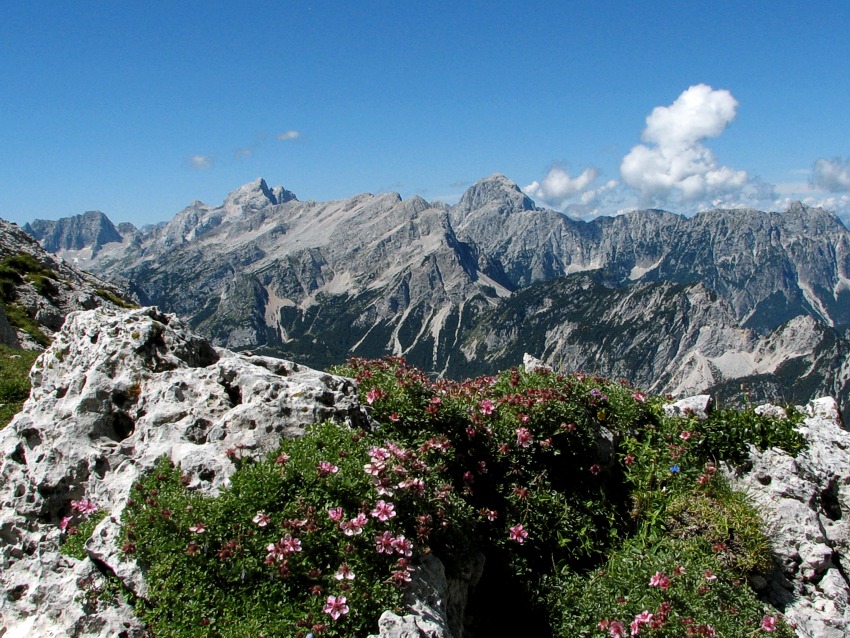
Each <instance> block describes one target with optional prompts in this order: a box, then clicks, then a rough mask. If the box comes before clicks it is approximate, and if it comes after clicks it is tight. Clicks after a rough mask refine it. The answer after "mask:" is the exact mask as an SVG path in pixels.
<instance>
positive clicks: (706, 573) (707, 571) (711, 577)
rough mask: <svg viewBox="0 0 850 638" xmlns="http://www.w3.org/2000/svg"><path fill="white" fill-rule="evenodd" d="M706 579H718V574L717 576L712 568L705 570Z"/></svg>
mask: <svg viewBox="0 0 850 638" xmlns="http://www.w3.org/2000/svg"><path fill="white" fill-rule="evenodd" d="M705 579H706V580H717V576H715V575H714V574H713V573H712V571H711V570H710V569H706V570H705Z"/></svg>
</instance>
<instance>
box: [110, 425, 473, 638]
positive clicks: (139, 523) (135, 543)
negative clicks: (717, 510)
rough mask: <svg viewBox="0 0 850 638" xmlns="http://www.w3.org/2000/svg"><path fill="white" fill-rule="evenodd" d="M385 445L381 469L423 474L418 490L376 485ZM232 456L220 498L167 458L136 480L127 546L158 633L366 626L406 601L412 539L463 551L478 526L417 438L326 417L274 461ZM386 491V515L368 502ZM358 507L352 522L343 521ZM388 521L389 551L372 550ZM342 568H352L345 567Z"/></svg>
mask: <svg viewBox="0 0 850 638" xmlns="http://www.w3.org/2000/svg"><path fill="white" fill-rule="evenodd" d="M385 444H386V445H388V446H389V448H391V449H393V450H394V451H395V452H396V454H395V455H393V454H390V457H389V458H388V459H386V460H384V461H382V462H383V463H385V464H386V466H387V469H388V471H389V469H390V468H392V472H393V475H394V476H397V477H399V478H402V477H406V478H407V479H408V480H413V479H419V480H421V481H422V482H423V487H422V489H421V490H420V491H417V490H414V489H396V490H395V494H394V496H393V497H392V499H390V497H389V496H381V495H379V494H377V492H376V490H375V486H374V485H373V483H372V480H371V475H370V474H367V473H366V472H364V466H365V465H367V464H369V463H371V462H373V461H371V460H370V456H369V453H370V450H372V449H373V448H374V449H378V448H380V449H382V450H384V451H386V450H387V448H386V447H384V445H385ZM240 457H241V454H240V452H239V451H237V450H234V451H232V453H231V460H232V461H233V462H234V463H236V464H237V465H238V466H239V467H240V469H239V471H238V472H237V473H236V474H234V475H233V477H232V479H231V485H230V487H229V488H228V489H226V490H224V491H223V492H222V493H221V494H220V495H219V496H218V497H217V498H207V497H203V496H201V495H200V494H198V493H197V492H193V491H191V490H189V489H188V488H187V486H186V485H185V484H184V483H185V480H184V479H183V476H182V475H181V472H180V471H179V469H178V468H175V467H173V466H172V465H171V464H170V463H169V462H168V461H167V460H165V459H163V460H161V461H160V462H159V464H158V465H157V467H156V469H155V470H154V471H153V472H152V473H151V474H150V475H149V476H148V477H147V478H146V479H145V480H144V481H142V482H141V483H140V484H138V485H136V486H135V487H134V489H133V494H132V501H131V503H130V504H129V506H128V508H127V510H126V512H125V515H124V534H125V545H124V551H125V552H127V553H128V554H132V555H133V556H134V557H135V558H136V560H137V561H139V563H140V564H141V565H142V566H143V567H144V568H145V569H146V571H147V580H148V582H149V584H150V591H149V594H148V597H147V600H146V601H144V602H141V603H140V604H139V606H138V611H139V613H140V615H141V617H142V618H144V619H145V621H146V622H148V623H149V624H150V626H151V627H152V628H153V629H154V631H155V633H156V635H157V636H219V635H222V636H245V635H256V633H255V632H257V633H260V632H261V633H263V634H265V635H267V636H303V635H305V634H306V633H307V631H310V630H312V631H313V632H314V633H322V634H323V635H327V636H350V635H366V634H367V633H370V632H371V631H373V630H374V629H375V627H376V626H377V619H378V616H379V615H380V614H381V612H382V611H383V610H384V609H388V608H389V609H393V608H397V607H398V605H399V604H400V595H401V594H400V586H403V585H405V584H406V581H407V580H408V578H409V575H408V567H409V565H410V562H409V561H410V557H409V556H407V554H408V553H409V554H412V551H413V548H414V547H415V548H416V550H417V553H419V554H421V552H423V551H426V550H427V548H431V547H433V548H439V551H440V552H442V553H444V554H452V553H454V554H456V555H461V554H463V553H466V552H468V551H469V548H468V546H466V545H463V544H462V543H461V542H460V541H462V540H464V536H463V535H462V534H461V535H460V536H461V537H460V539H459V538H457V536H458V533H459V530H460V529H463V528H467V527H468V528H472V527H473V526H474V513H473V512H472V511H471V510H470V509H469V507H468V506H467V505H466V504H465V503H464V502H463V501H462V500H461V499H459V498H458V497H457V496H456V495H454V494H452V493H451V492H447V493H443V491H442V490H443V488H444V482H443V480H442V478H443V477H441V476H440V475H439V473H430V472H427V471H426V466H425V465H424V464H423V463H420V462H419V458H418V455H417V454H416V453H415V452H414V451H413V450H402V448H400V447H397V446H395V445H394V444H392V443H391V442H386V441H384V440H383V439H381V438H374V437H372V436H370V435H367V434H365V433H358V432H352V431H350V430H347V429H345V428H342V427H340V426H338V425H336V424H323V425H320V426H317V427H315V428H313V429H311V430H310V431H309V432H308V433H307V434H306V435H305V436H304V437H303V438H300V439H296V440H291V441H285V442H284V443H283V445H282V447H281V449H280V451H279V452H277V453H276V454H275V455H273V456H272V457H271V458H269V459H268V460H265V461H260V462H249V461H248V460H243V459H241V458H240ZM397 480H398V479H397ZM384 499H386V500H385V501H384ZM381 501H384V502H385V503H389V502H390V501H391V502H392V508H390V511H391V513H392V516H391V517H388V518H387V519H386V520H380V518H378V517H376V516H375V515H373V513H372V512H373V510H376V509H377V508H378V507H379V505H380V503H381ZM336 508H341V509H340V510H337V509H336ZM336 512H338V513H339V514H338V516H337V514H336ZM332 514H333V516H334V517H335V518H337V519H338V520H334V519H333V518H332ZM358 516H359V517H360V519H359V520H360V521H362V528H361V529H360V531H358V529H357V528H358V526H359V523H358V524H356V525H355V526H353V527H352V526H350V522H351V521H352V520H355V521H357V520H358ZM449 521H450V522H451V523H452V524H453V525H457V526H458V529H455V528H454V527H453V526H452V525H449V524H448V523H449ZM443 522H446V527H443V525H442V523H443ZM344 528H347V529H348V532H349V533H347V532H346V529H344ZM385 534H386V538H387V539H388V540H387V543H388V544H387V545H386V551H381V552H378V551H377V550H376V547H377V545H376V539H377V538H381V537H384V535H385ZM389 539H395V541H394V543H393V542H391V541H390V540H389ZM404 539H407V542H409V543H411V545H410V550H408V551H405V550H404V547H405V545H404ZM295 548H297V551H296V550H295ZM346 570H350V571H351V573H352V574H353V575H354V577H353V578H352V579H348V578H345V577H344V575H340V574H342V573H344V572H345V571H346ZM329 596H334V597H340V596H344V597H345V599H346V605H347V609H348V611H347V613H343V614H342V615H340V616H339V618H338V619H336V620H334V619H333V618H332V617H331V616H330V615H329V614H327V613H325V612H323V608H324V607H325V606H326V605H327V603H328V597H329Z"/></svg>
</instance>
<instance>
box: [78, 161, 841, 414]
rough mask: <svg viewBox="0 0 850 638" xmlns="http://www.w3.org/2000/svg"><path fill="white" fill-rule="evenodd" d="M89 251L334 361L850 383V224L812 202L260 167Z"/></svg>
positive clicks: (219, 333)
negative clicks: (699, 206) (592, 206)
mask: <svg viewBox="0 0 850 638" xmlns="http://www.w3.org/2000/svg"><path fill="white" fill-rule="evenodd" d="M67 254H68V257H71V253H70V252H69V253H67ZM81 255H82V253H81V252H80V251H77V253H74V256H75V257H76V258H78V259H80V263H84V264H85V266H86V267H87V268H90V269H92V270H93V271H95V272H98V273H100V274H101V275H103V276H105V277H108V278H109V279H110V280H111V281H113V282H115V283H117V284H120V285H123V286H125V287H126V288H127V289H128V290H131V291H132V292H133V294H135V295H136V296H137V298H138V300H139V301H140V302H142V303H145V304H155V305H158V306H160V307H162V308H166V309H167V310H168V311H171V312H175V313H177V314H178V315H180V316H181V317H184V318H186V319H187V320H188V321H189V322H190V325H191V326H192V328H193V329H196V330H198V331H199V333H201V334H203V335H204V336H206V337H207V338H209V339H211V340H212V341H213V343H215V345H219V346H223V347H229V348H246V347H250V348H253V349H261V350H263V351H265V352H268V353H275V354H280V355H283V356H286V357H290V358H297V359H299V360H303V361H305V362H307V363H308V364H310V365H313V366H317V367H324V366H327V365H329V364H332V363H339V362H341V361H343V360H344V359H345V358H346V357H348V356H351V355H355V356H364V357H378V356H384V355H397V356H404V357H405V358H407V359H408V361H410V362H411V363H412V364H414V365H416V366H418V367H420V368H423V369H425V370H428V371H432V372H434V373H437V374H444V375H449V376H455V377H463V376H469V375H471V374H477V373H479V372H484V373H490V372H492V371H493V370H494V369H495V368H497V367H499V365H502V361H504V362H505V363H507V364H508V365H513V364H514V363H515V362H516V361H517V360H519V358H520V356H521V354H522V353H523V352H525V351H526V350H531V351H534V352H537V353H540V355H541V357H542V358H543V360H544V363H546V364H547V365H551V366H553V367H555V368H556V369H562V370H568V371H572V370H585V371H588V372H596V373H600V374H603V375H606V376H612V377H622V378H625V379H628V380H629V381H631V382H632V383H634V384H637V385H640V386H641V387H645V388H647V389H651V390H654V391H658V392H671V393H674V394H682V395H687V394H696V393H705V392H711V393H712V394H719V395H720V396H721V398H723V397H726V396H732V395H741V396H742V395H743V394H744V393H750V395H751V397H755V398H760V397H762V396H764V397H767V396H770V397H772V398H780V399H781V398H785V399H787V400H796V401H801V400H808V399H809V398H811V397H812V396H817V395H818V394H820V393H828V394H832V395H835V396H844V391H845V389H848V383H850V369H848V366H847V364H846V356H844V355H843V354H842V353H843V352H846V351H847V347H848V346H850V343H848V341H847V336H846V335H845V334H843V332H842V330H843V329H842V328H841V326H842V325H844V324H847V323H850V233H848V231H847V230H846V229H845V228H844V226H843V225H842V224H841V222H840V221H839V220H838V219H837V218H836V217H835V216H834V215H832V214H831V213H828V212H826V211H823V210H820V209H815V208H808V207H805V206H803V205H801V204H795V205H793V206H791V207H789V208H788V210H786V211H785V212H782V213H764V212H760V211H754V210H714V211H709V212H706V213H701V214H699V215H696V216H695V217H693V218H690V219H688V218H685V217H682V216H679V215H675V214H672V213H668V212H664V211H658V210H645V211H637V212H634V213H629V214H626V215H621V216H618V217H613V218H612V217H605V218H598V219H596V220H593V221H592V222H580V221H575V220H571V219H569V218H567V217H565V216H564V215H562V214H560V213H557V212H555V211H551V210H542V209H538V208H536V207H535V206H534V203H533V202H532V201H531V200H530V199H529V198H528V197H527V196H525V195H524V194H523V193H522V192H521V191H520V190H519V188H518V187H517V185H516V184H515V183H513V182H511V181H510V180H509V179H507V178H505V177H504V176H501V175H493V176H491V177H489V178H487V179H483V180H480V181H479V182H477V183H476V184H475V185H473V186H472V187H471V188H470V189H469V190H468V191H467V192H466V193H465V194H464V195H463V197H462V198H461V200H460V201H459V202H458V204H456V205H455V206H446V205H444V204H431V203H429V202H426V201H425V200H424V199H422V198H420V197H413V198H411V199H409V200H406V201H403V200H402V199H401V198H400V197H399V196H398V195H397V194H394V193H391V194H383V195H377V196H374V195H368V194H363V195H357V196H355V197H351V198H348V199H345V200H340V201H334V202H301V201H298V200H297V199H296V198H295V196H294V195H293V194H292V193H289V192H288V191H286V190H285V189H283V188H281V187H277V188H269V187H268V185H267V184H266V183H265V181H263V180H261V179H260V180H256V181H255V182H252V183H250V184H247V185H245V186H243V187H242V188H240V189H238V190H237V191H235V192H234V193H232V194H231V195H229V196H228V197H227V198H226V200H225V202H224V203H223V204H222V205H221V206H215V207H213V206H208V205H205V204H203V203H201V202H195V203H193V204H192V205H191V206H189V207H188V208H187V209H185V210H184V211H182V212H181V213H179V214H178V215H177V216H176V217H175V218H174V219H173V220H171V221H170V222H168V223H166V224H163V225H161V226H159V227H156V228H152V229H148V230H146V231H144V232H142V231H139V232H136V233H135V234H133V235H132V237H129V236H128V237H125V241H124V242H123V243H116V242H113V243H109V244H106V245H104V246H103V247H102V248H101V250H100V251H98V252H97V254H96V255H93V256H92V258H91V259H90V260H89V261H84V259H83V257H82V256H81ZM588 282H593V283H588ZM570 290H572V291H577V294H575V295H568V294H567V293H568V292H569V291H570ZM591 293H592V294H591ZM547 304H548V305H547ZM518 317H521V322H520V321H519V320H517V321H515V322H514V323H512V324H511V321H512V320H513V319H517V318H518ZM503 319H504V320H505V321H502V320H503ZM505 324H511V327H510V329H507V328H506V327H505ZM598 325H604V327H605V330H602V329H601V328H599V327H598ZM806 343H808V345H805V344H806ZM798 377H804V378H805V379H804V381H803V382H800V383H797V382H796V379H797V378H798ZM791 380H793V381H791ZM743 381H746V382H747V383H748V384H749V386H751V387H749V388H747V389H745V390H740V385H741V382H743ZM733 382H735V383H733ZM753 388H755V389H753ZM803 392H805V393H807V394H805V396H800V395H801V394H802V393H803Z"/></svg>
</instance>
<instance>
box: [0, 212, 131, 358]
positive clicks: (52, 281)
mask: <svg viewBox="0 0 850 638" xmlns="http://www.w3.org/2000/svg"><path fill="white" fill-rule="evenodd" d="M126 303H128V302H125V300H124V299H123V298H122V296H121V293H120V292H119V289H118V288H116V287H115V286H113V285H112V284H110V283H107V282H106V281H104V280H103V279H100V278H99V277H96V276H94V275H91V274H89V273H86V272H82V271H80V270H78V269H76V268H73V267H72V266H70V265H68V264H67V263H65V262H64V261H63V260H61V259H57V258H56V256H55V255H53V254H51V253H49V252H47V251H46V250H44V249H43V248H42V247H41V246H40V245H39V244H38V243H37V242H36V241H35V240H34V239H33V238H32V237H31V236H30V235H28V234H27V233H26V232H24V230H23V229H21V228H20V227H18V226H17V225H16V224H12V223H10V222H7V221H4V220H2V219H0V309H1V310H2V311H0V332H2V333H3V343H5V344H7V345H13V346H21V347H24V348H29V349H40V348H42V347H44V346H45V345H47V344H48V343H49V341H50V337H51V335H52V334H53V333H54V332H56V331H57V330H59V329H60V328H61V327H62V324H63V323H64V321H65V317H66V316H67V315H68V313H70V312H72V311H74V310H90V309H92V308H97V307H100V306H111V307H117V306H119V305H125V304H126Z"/></svg>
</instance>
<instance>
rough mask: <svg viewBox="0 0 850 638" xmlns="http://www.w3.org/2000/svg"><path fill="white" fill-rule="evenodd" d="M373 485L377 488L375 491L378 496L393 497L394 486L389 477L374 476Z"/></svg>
mask: <svg viewBox="0 0 850 638" xmlns="http://www.w3.org/2000/svg"><path fill="white" fill-rule="evenodd" d="M372 484H373V485H374V486H375V491H376V492H377V493H378V496H392V495H393V484H392V481H391V480H390V479H389V477H386V476H382V477H378V476H373V477H372Z"/></svg>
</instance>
